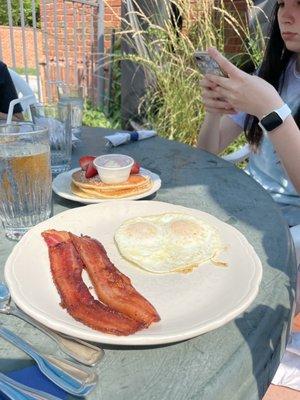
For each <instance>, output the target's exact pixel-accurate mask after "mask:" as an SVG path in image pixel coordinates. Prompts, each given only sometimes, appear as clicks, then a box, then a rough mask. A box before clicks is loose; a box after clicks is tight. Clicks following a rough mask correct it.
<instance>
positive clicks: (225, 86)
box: [207, 49, 300, 194]
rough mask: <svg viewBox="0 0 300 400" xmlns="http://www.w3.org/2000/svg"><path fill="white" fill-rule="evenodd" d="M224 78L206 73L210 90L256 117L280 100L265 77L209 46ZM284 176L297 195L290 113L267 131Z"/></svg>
mask: <svg viewBox="0 0 300 400" xmlns="http://www.w3.org/2000/svg"><path fill="white" fill-rule="evenodd" d="M209 54H210V55H211V56H212V57H213V58H214V59H215V60H216V61H217V63H218V64H219V65H220V67H221V68H222V70H223V71H225V72H226V73H227V75H228V78H224V77H220V76H214V75H209V76H207V79H208V80H210V81H211V82H212V84H214V85H215V89H214V91H215V92H216V93H218V95H219V96H220V97H222V98H223V99H224V101H226V102H228V103H229V104H230V105H231V106H232V107H233V108H234V109H238V110H241V111H244V112H246V113H248V114H251V115H254V116H256V117H257V118H258V119H259V120H260V119H261V118H262V117H263V116H264V115H267V114H269V113H270V112H271V111H273V110H275V109H277V108H279V107H281V106H282V105H283V104H284V102H283V100H282V98H281V97H280V95H279V94H278V92H277V91H276V90H275V88H274V87H273V86H272V85H270V84H269V83H268V82H266V81H265V80H263V79H261V78H259V77H257V76H252V75H248V74H246V73H245V72H243V71H241V70H240V69H238V68H237V67H235V66H234V65H233V64H232V63H231V62H230V61H228V60H227V59H226V58H225V57H223V56H222V55H221V54H220V53H219V52H218V51H217V50H215V49H209ZM268 137H269V139H270V140H271V142H272V143H273V146H274V148H275V150H276V152H277V155H278V157H279V158H280V160H281V162H282V164H283V166H284V168H285V170H286V173H287V175H288V176H289V178H290V180H291V181H292V183H293V185H294V187H295V189H296V190H297V192H298V193H299V194H300V172H299V171H300V131H299V128H298V126H297V124H296V122H295V120H294V118H293V117H292V116H289V117H288V118H287V119H286V120H285V121H284V122H283V124H282V125H280V126H279V127H278V128H276V129H274V130H273V131H271V132H270V133H269V134H268Z"/></svg>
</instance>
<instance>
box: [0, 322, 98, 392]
mask: <svg viewBox="0 0 300 400" xmlns="http://www.w3.org/2000/svg"><path fill="white" fill-rule="evenodd" d="M0 336H2V337H3V338H4V339H6V340H8V341H9V342H10V343H12V344H13V345H15V346H16V347H18V348H19V349H21V350H23V351H24V352H25V353H27V354H28V355H29V356H30V357H31V358H33V359H34V360H35V361H36V363H37V366H38V368H39V369H40V371H41V372H42V373H43V374H44V375H46V376H47V378H49V379H50V380H51V381H52V382H54V383H55V384H56V385H57V386H59V387H60V388H62V389H63V390H65V391H66V392H68V393H71V394H73V395H75V396H85V395H87V394H88V393H90V392H91V391H92V390H93V389H94V388H95V386H96V384H97V380H98V377H97V375H96V374H95V373H94V372H87V371H85V370H84V369H82V368H79V366H78V365H76V364H75V363H72V362H70V361H66V360H62V359H60V358H58V357H54V356H52V355H46V354H40V353H38V351H37V350H35V349H34V347H32V346H31V345H30V344H29V343H27V342H25V340H23V339H21V338H20V337H19V336H17V335H15V334H14V333H13V332H11V331H10V330H8V329H6V328H2V327H0Z"/></svg>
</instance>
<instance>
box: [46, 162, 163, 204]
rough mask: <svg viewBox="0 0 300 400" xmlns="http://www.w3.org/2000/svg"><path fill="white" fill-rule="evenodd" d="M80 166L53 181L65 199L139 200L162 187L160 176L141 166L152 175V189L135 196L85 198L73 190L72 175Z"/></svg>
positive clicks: (89, 200) (54, 186)
mask: <svg viewBox="0 0 300 400" xmlns="http://www.w3.org/2000/svg"><path fill="white" fill-rule="evenodd" d="M79 169H80V168H74V169H71V170H70V171H67V172H63V173H61V174H59V175H57V176H56V177H55V178H54V180H53V182H52V189H53V191H54V192H55V193H56V194H58V195H59V196H60V197H64V198H65V199H68V200H73V201H78V202H79V203H84V204H96V203H102V202H103V201H111V200H114V201H120V200H124V199H125V200H137V199H143V198H145V197H148V196H150V195H151V194H153V193H155V192H157V191H158V189H159V188H160V187H161V180H160V177H159V176H158V175H157V174H155V173H154V172H151V171H149V170H148V169H145V168H141V173H143V174H144V175H147V176H150V178H151V180H152V182H153V186H152V188H151V189H149V190H147V192H144V193H140V194H136V195H134V196H128V197H126V198H120V199H97V198H90V199H85V198H83V197H80V196H76V194H74V193H72V192H71V186H70V185H71V179H72V178H71V177H72V174H73V173H74V172H76V171H78V170H79Z"/></svg>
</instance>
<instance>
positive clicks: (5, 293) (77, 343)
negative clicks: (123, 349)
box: [0, 282, 104, 366]
mask: <svg viewBox="0 0 300 400" xmlns="http://www.w3.org/2000/svg"><path fill="white" fill-rule="evenodd" d="M0 313H2V314H6V315H14V316H15V317H18V318H20V319H23V320H24V321H26V322H28V323H29V324H31V325H33V326H34V327H36V328H38V329H39V330H40V331H42V332H43V333H45V334H46V335H48V336H49V337H50V338H51V339H53V340H54V341H55V342H56V343H57V345H58V346H59V348H60V349H61V351H63V352H64V353H65V354H67V355H68V356H70V357H72V358H74V359H75V360H76V361H79V362H80V363H82V364H85V365H89V366H94V365H96V364H97V363H98V362H99V361H100V360H102V358H103V356H104V351H103V350H102V349H101V348H99V347H96V346H93V345H92V344H90V343H88V342H85V341H83V340H80V339H76V338H71V337H69V336H67V335H64V334H62V333H57V332H54V331H52V330H51V329H49V328H47V327H46V326H44V325H42V324H41V323H40V322H38V321H36V320H34V319H33V318H31V317H30V316H29V315H27V314H25V313H24V312H23V311H22V310H20V309H19V308H18V307H17V306H16V305H15V304H14V303H13V302H12V300H11V296H10V293H9V289H8V287H7V286H6V284H5V283H4V282H0Z"/></svg>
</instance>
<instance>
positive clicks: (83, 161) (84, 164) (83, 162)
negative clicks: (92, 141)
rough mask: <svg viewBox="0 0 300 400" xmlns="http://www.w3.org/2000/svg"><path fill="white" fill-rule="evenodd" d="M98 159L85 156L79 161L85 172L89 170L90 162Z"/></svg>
mask: <svg viewBox="0 0 300 400" xmlns="http://www.w3.org/2000/svg"><path fill="white" fill-rule="evenodd" d="M95 158H96V157H94V156H83V157H81V158H80V159H79V165H80V167H81V169H82V170H83V171H86V170H87V167H88V165H89V163H90V162H92V161H94V160H95Z"/></svg>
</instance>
